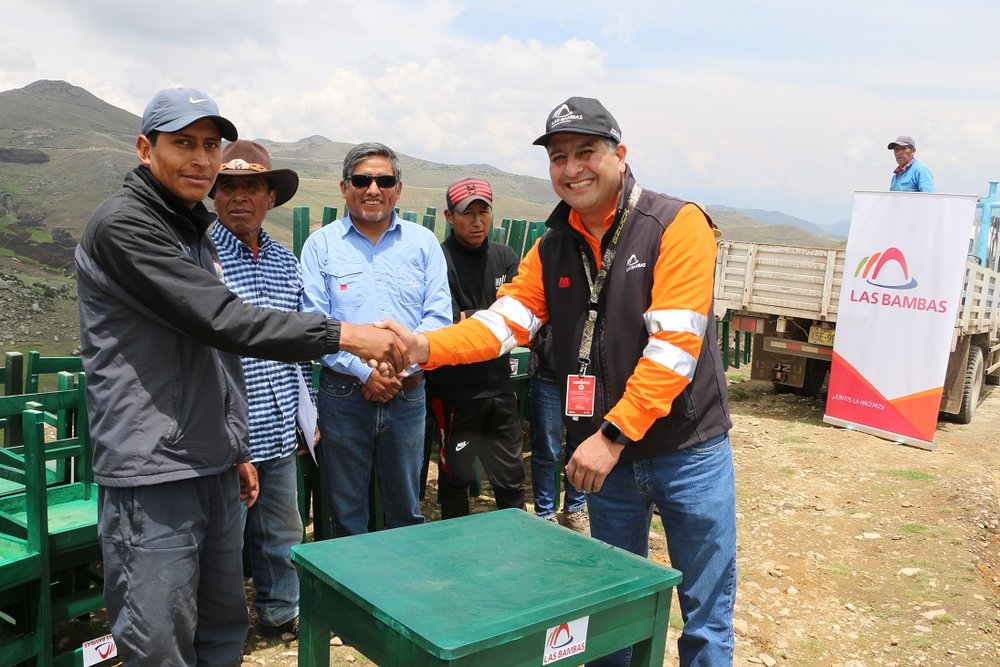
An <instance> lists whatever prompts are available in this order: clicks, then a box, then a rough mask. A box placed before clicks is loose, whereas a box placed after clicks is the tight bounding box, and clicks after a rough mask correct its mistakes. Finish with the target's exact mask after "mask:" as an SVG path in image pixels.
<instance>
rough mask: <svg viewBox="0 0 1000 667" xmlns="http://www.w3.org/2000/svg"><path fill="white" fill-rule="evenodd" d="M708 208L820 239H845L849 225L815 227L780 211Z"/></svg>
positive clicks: (848, 223) (715, 206)
mask: <svg viewBox="0 0 1000 667" xmlns="http://www.w3.org/2000/svg"><path fill="white" fill-rule="evenodd" d="M708 208H709V209H710V210H716V211H727V212H732V213H739V214H742V215H744V216H746V217H747V218H750V219H751V220H754V221H756V222H759V223H761V224H763V225H775V226H786V227H797V228H798V229H801V230H803V231H804V232H807V233H808V234H811V235H814V236H821V237H822V236H843V237H844V238H847V231H846V227H847V226H848V225H850V220H846V221H840V222H837V223H835V224H834V225H831V226H829V227H823V226H820V225H817V224H816V223H813V222H809V221H808V220H803V219H802V218H796V217H795V216H793V215H788V214H787V213H782V212H781V211H765V210H763V209H759V208H733V207H731V206H724V205H722V204H710V205H709V206H708ZM841 229H843V233H840V230H841Z"/></svg>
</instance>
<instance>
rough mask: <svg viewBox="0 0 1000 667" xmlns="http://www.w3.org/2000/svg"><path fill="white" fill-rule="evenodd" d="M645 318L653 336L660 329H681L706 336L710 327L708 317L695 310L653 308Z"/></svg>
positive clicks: (684, 331) (681, 330)
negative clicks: (706, 330)
mask: <svg viewBox="0 0 1000 667" xmlns="http://www.w3.org/2000/svg"><path fill="white" fill-rule="evenodd" d="M643 319H644V320H645V321H646V331H648V332H649V335H651V336H652V335H653V334H655V333H657V332H658V331H680V332H683V333H693V334H695V335H696V336H698V337H699V338H704V337H705V329H706V328H707V327H708V318H707V317H705V316H704V315H702V314H701V313H698V312H695V311H693V310H651V311H649V312H648V313H646V314H645V315H643Z"/></svg>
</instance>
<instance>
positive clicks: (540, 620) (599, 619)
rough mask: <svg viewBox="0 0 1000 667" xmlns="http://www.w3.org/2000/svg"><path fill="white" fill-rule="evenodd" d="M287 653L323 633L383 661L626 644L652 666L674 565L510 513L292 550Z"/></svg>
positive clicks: (400, 665)
mask: <svg viewBox="0 0 1000 667" xmlns="http://www.w3.org/2000/svg"><path fill="white" fill-rule="evenodd" d="M292 560H293V561H295V563H296V564H298V565H299V567H300V572H301V582H302V585H301V601H300V614H301V616H300V619H299V620H300V625H299V664H300V665H302V666H303V667H308V666H310V665H324V666H325V665H328V664H329V659H330V633H331V632H334V633H336V634H338V635H339V636H340V637H341V638H342V639H343V640H344V642H345V643H347V644H349V645H351V646H353V647H355V648H357V649H358V650H359V651H361V653H363V654H364V655H366V656H367V657H368V658H369V659H371V660H372V661H374V662H376V663H377V664H379V665H381V666H382V667H416V666H420V665H463V666H466V667H491V666H496V667H515V666H517V665H548V664H554V665H558V666H559V667H571V666H575V665H580V664H583V663H584V662H586V661H587V660H592V659H594V658H597V657H599V656H602V655H606V654H608V653H611V652H612V651H615V650H617V649H620V648H623V647H625V646H629V645H630V644H637V646H636V650H635V652H634V653H633V658H632V664H633V665H649V666H650V667H652V666H654V665H655V667H661V665H662V664H663V652H664V645H665V643H666V634H667V619H668V615H669V613H670V596H671V593H672V590H673V587H674V586H676V585H677V584H678V582H680V580H681V573H680V572H678V571H677V570H673V569H670V568H668V567H664V566H662V565H659V564H657V563H653V562H651V561H648V560H646V559H644V558H640V557H638V556H635V555H633V554H630V553H626V552H624V551H622V550H620V549H616V548H613V547H611V546H608V545H606V544H604V543H602V542H598V541H597V540H593V539H591V538H589V537H584V536H582V535H579V534H577V533H574V532H572V531H570V530H568V529H566V528H562V527H560V526H557V525H555V524H552V523H549V522H547V521H545V520H543V519H539V518H538V517H535V516H533V515H529V514H527V513H526V512H521V511H519V510H514V509H509V510H502V511H497V512H486V513H483V514H473V515H470V516H467V517H462V518H459V519H451V520H448V521H437V522H434V523H427V524H423V525H419V526H411V527H408V528H398V529H395V530H386V531H380V532H377V533H369V534H367V535H357V536H354V537H346V538H341V539H337V540H326V541H322V542H312V543H309V544H302V545H299V546H296V547H293V548H292Z"/></svg>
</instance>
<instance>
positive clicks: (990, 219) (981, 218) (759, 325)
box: [715, 182, 1000, 424]
mask: <svg viewBox="0 0 1000 667" xmlns="http://www.w3.org/2000/svg"><path fill="white" fill-rule="evenodd" d="M996 194H997V183H996V182H991V183H990V186H989V191H988V194H987V195H986V197H981V198H980V199H979V202H978V204H977V214H978V219H977V220H976V221H973V222H972V225H971V228H970V248H969V257H968V261H967V264H966V271H965V280H964V284H963V289H962V296H961V309H960V310H959V312H958V315H957V317H956V321H955V329H954V334H953V335H952V345H951V355H950V357H949V360H948V370H947V373H946V377H945V382H944V394H943V397H942V401H941V412H942V413H944V414H945V415H948V416H949V417H950V418H952V419H953V420H955V421H957V422H959V423H963V424H967V423H969V422H970V421H971V420H972V415H973V413H974V412H975V409H976V406H977V404H978V402H979V397H980V393H981V391H982V387H983V384H984V382H988V383H990V384H1000V335H998V328H1000V304H998V303H997V300H998V299H1000V289H998V287H1000V285H998V283H1000V269H998V262H1000V253H998V249H997V240H998V228H1000V218H997V217H994V215H993V212H994V209H996V208H1000V203H998V202H997V200H996ZM844 256H845V251H844V249H842V248H841V249H837V248H808V247H797V246H784V245H774V244H767V243H752V242H746V241H733V240H720V241H719V247H718V256H717V259H716V267H715V312H716V316H717V317H718V318H719V319H723V318H728V321H729V327H730V329H731V330H732V331H734V332H736V333H737V335H741V332H748V333H751V334H753V336H752V349H751V354H750V363H751V377H752V378H753V379H755V380H764V381H770V382H772V383H773V384H774V388H775V391H776V392H779V393H786V392H794V393H797V394H800V395H803V396H815V395H816V394H818V393H819V392H820V390H821V389H822V387H823V384H824V382H825V380H826V377H827V374H828V372H829V370H830V363H831V360H832V358H833V342H834V339H835V337H836V326H837V307H838V304H839V301H840V288H841V284H842V283H843V279H844ZM899 335H901V336H906V335H919V332H913V331H909V332H906V331H901V332H900V334H899ZM727 344H728V343H727Z"/></svg>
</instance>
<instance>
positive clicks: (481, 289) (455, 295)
mask: <svg viewBox="0 0 1000 667" xmlns="http://www.w3.org/2000/svg"><path fill="white" fill-rule="evenodd" d="M441 249H442V250H444V257H445V261H446V262H447V263H448V286H449V287H450V288H451V305H452V316H453V319H454V321H455V322H458V321H459V320H460V319H462V315H465V317H469V316H470V315H472V314H473V313H475V312H476V311H477V310H483V309H486V308H489V307H490V306H491V305H493V302H494V301H496V300H497V288H498V287H500V285H502V284H503V283H509V282H510V281H511V280H512V279H513V278H514V275H515V274H516V273H517V265H518V263H519V260H518V257H517V253H516V252H514V250H513V249H511V248H510V247H509V246H506V245H504V244H502V243H490V242H489V240H486V241H483V245H482V246H480V247H479V248H476V249H469V248H466V247H465V246H463V245H462V244H460V243H459V242H458V241H457V240H455V237H454V236H449V237H448V238H447V239H445V241H444V243H442V244H441ZM427 382H428V384H429V386H430V390H431V391H432V393H433V394H434V395H435V396H438V397H440V398H488V397H490V396H499V395H500V394H503V393H507V392H510V391H513V386H512V384H511V381H510V355H509V354H505V355H503V356H501V357H498V358H496V359H490V360H489V361H481V362H479V363H476V364H466V365H462V366H444V367H442V368H439V369H437V370H435V371H432V372H429V373H428V374H427Z"/></svg>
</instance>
